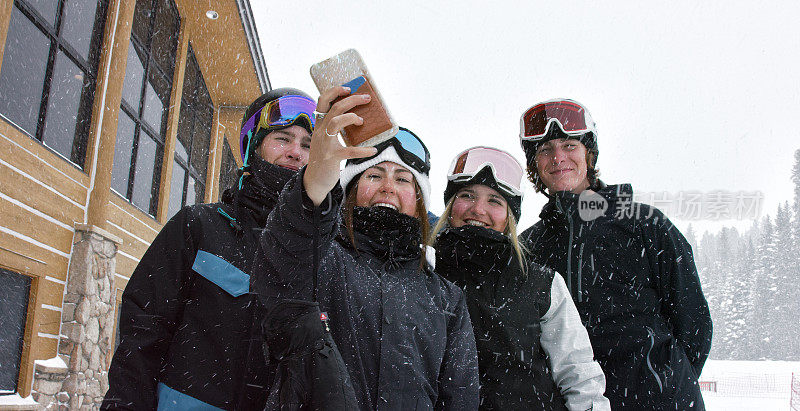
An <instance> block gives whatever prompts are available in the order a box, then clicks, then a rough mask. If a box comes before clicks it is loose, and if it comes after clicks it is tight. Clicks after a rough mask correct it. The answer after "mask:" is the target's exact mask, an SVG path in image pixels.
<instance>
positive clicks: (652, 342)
mask: <svg viewBox="0 0 800 411" xmlns="http://www.w3.org/2000/svg"><path fill="white" fill-rule="evenodd" d="M645 328H647V336H648V337H650V348H648V349H647V358H646V360H647V368H648V369H649V370H650V372H651V373H652V374H653V377H655V379H656V382H657V383H658V391H659V392H660V393H663V392H664V385H663V384H662V382H661V378H659V377H658V374H656V370H654V369H653V363H651V362H650V352H651V351H653V346H655V344H656V338H655V334H656V333H655V332H653V329H652V328H650V327H645Z"/></svg>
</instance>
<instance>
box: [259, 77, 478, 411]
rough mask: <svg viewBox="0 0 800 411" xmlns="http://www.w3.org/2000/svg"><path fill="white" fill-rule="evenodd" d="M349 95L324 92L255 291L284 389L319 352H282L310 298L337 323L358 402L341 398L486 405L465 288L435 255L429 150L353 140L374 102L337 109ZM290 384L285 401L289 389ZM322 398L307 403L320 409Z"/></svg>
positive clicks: (361, 402) (265, 248)
mask: <svg viewBox="0 0 800 411" xmlns="http://www.w3.org/2000/svg"><path fill="white" fill-rule="evenodd" d="M348 94H349V90H346V89H344V88H342V87H337V88H334V89H331V90H328V91H326V92H323V93H322V96H321V97H320V100H319V104H318V106H317V110H318V111H320V112H325V113H327V114H326V115H325V117H324V119H321V120H320V121H319V124H317V127H316V128H315V129H314V132H313V133H312V137H311V140H312V142H311V153H310V155H309V165H308V167H307V168H306V169H303V170H301V172H300V173H299V174H298V175H297V177H296V178H295V179H293V180H291V181H290V182H289V183H288V184H287V186H286V187H285V189H284V191H283V194H282V195H281V198H280V200H279V203H278V205H277V206H276V208H275V210H274V212H273V213H272V214H271V215H270V218H269V220H268V222H267V227H266V228H265V229H264V231H263V233H262V237H261V245H262V247H261V252H260V253H259V255H258V256H257V257H256V265H255V269H254V277H253V290H254V291H255V292H256V293H257V294H258V295H259V297H260V299H261V301H262V302H263V303H264V305H265V306H266V309H267V316H266V319H265V324H267V328H266V330H267V331H266V335H265V340H266V341H267V343H268V344H272V345H270V353H271V355H274V358H272V364H273V366H274V367H275V372H276V375H277V377H276V381H277V383H276V384H278V385H276V386H275V387H273V390H278V387H283V385H282V384H281V381H290V378H291V376H292V375H294V374H293V372H294V371H292V370H293V369H292V367H290V364H292V363H293V362H295V361H304V360H303V358H316V356H317V355H318V354H317V353H316V351H315V352H314V353H312V354H313V355H312V356H304V355H303V353H301V352H296V351H289V352H287V351H285V350H281V351H279V352H275V350H273V347H275V346H277V344H280V341H281V339H282V338H284V337H283V333H281V332H280V330H281V329H282V328H281V327H280V326H279V325H280V324H282V323H296V322H299V321H300V320H301V319H300V318H291V319H289V320H287V319H286V318H285V313H286V312H287V309H286V308H287V307H290V306H292V304H294V305H296V304H297V301H298V300H301V301H309V302H312V304H315V303H318V304H319V309H320V310H321V311H322V313H319V314H318V316H317V317H315V318H314V321H311V322H310V323H308V324H306V326H307V328H308V329H310V330H318V331H319V332H320V333H322V331H321V330H322V327H323V324H322V323H320V322H319V320H318V318H320V317H321V318H322V320H323V321H324V322H325V326H324V327H325V328H327V327H328V326H329V327H330V335H332V338H333V341H335V342H336V343H335V346H336V347H338V351H339V352H340V353H341V358H342V361H343V364H344V366H345V368H346V373H345V374H346V377H347V378H346V379H347V380H348V382H347V384H346V385H349V386H352V388H353V392H354V394H353V395H354V399H352V401H354V402H355V404H352V403H350V402H349V401H350V399H348V397H347V395H344V396H343V397H344V398H337V399H336V400H335V401H333V403H335V404H337V405H340V406H341V408H343V409H356V408H358V409H376V408H379V407H380V408H383V407H384V406H385V407H387V408H391V409H395V408H396V409H419V408H421V409H433V408H434V406H437V407H439V408H444V409H475V408H477V406H478V395H477V394H478V375H477V355H476V351H475V339H474V336H473V333H472V326H471V324H470V321H469V316H468V314H467V309H466V304H465V300H464V296H463V294H462V293H461V291H460V290H459V289H458V288H457V287H456V286H454V285H453V284H452V283H450V282H448V281H446V280H444V279H442V278H441V277H439V276H438V275H436V274H434V273H433V270H432V268H431V266H430V265H429V263H428V262H427V261H426V258H425V252H424V250H425V248H424V239H425V237H426V234H427V232H426V228H427V223H428V222H427V212H426V210H427V204H428V203H429V198H430V183H429V181H428V170H429V169H430V163H429V158H428V153H427V148H425V146H424V144H422V142H421V140H419V138H418V137H417V136H416V135H414V134H413V133H411V132H410V131H409V130H406V129H402V130H401V131H400V132H399V133H398V134H397V135H396V136H394V137H392V138H390V139H389V140H387V142H385V143H381V144H379V145H378V147H345V146H342V145H341V144H340V142H339V140H338V138H337V134H336V133H338V131H339V130H341V129H342V128H343V127H345V126H348V125H350V124H361V122H362V121H363V120H362V119H361V118H360V117H358V116H356V115H355V114H353V113H347V111H349V110H350V109H351V108H353V107H355V106H356V105H359V104H364V103H365V102H366V101H368V100H367V99H365V98H364V97H363V96H362V95H358V94H356V95H350V96H349V97H346V98H344V99H341V100H339V101H338V102H337V103H336V104H333V105H332V106H331V104H330V101H332V100H333V99H334V98H335V97H338V96H340V95H348ZM347 159H349V160H348V161H347V164H346V166H345V167H344V169H343V170H342V171H341V173H339V164H340V161H341V160H347ZM342 188H343V189H344V190H342ZM340 209H341V210H342V214H344V216H345V217H344V222H343V223H340V222H339V221H340V220H339V219H338V218H337V217H338V215H339V210H340ZM309 256H313V257H312V258H309ZM272 325H275V327H272ZM285 345H286V344H282V345H280V346H285ZM332 345H333V344H332V343H326V346H332ZM398 347H401V349H398ZM334 349H335V347H334ZM325 358H329V356H328V354H325ZM309 384H311V383H309ZM336 384H337V386H339V385H338V384H339V382H336ZM286 385H289V384H288V383H287V384H286ZM326 385H330V384H328V383H320V382H317V383H316V384H311V385H310V387H312V388H310V390H317V389H320V387H322V386H326ZM279 391H280V392H281V397H280V398H281V401H285V395H286V394H287V391H284V390H279ZM273 392H276V391H273ZM345 392H346V391H345ZM288 394H289V396H292V395H293V393H288ZM301 396H302V394H301ZM315 398H316V397H314V396H311V398H305V397H304V398H300V399H297V401H298V402H300V403H303V404H307V405H309V406H310V407H311V408H313V407H314V406H315V403H314V402H313V401H314V399H315ZM275 400H276V401H278V399H277V398H276V399H275ZM325 405H326V406H329V407H330V406H331V403H330V402H329V403H327V404H325ZM333 408H337V407H336V406H334V407H333Z"/></svg>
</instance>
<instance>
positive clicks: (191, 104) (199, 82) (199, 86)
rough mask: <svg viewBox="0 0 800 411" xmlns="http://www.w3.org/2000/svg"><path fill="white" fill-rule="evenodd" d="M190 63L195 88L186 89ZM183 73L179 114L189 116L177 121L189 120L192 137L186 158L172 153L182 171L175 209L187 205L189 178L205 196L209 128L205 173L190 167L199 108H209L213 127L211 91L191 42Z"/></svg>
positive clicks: (209, 143)
mask: <svg viewBox="0 0 800 411" xmlns="http://www.w3.org/2000/svg"><path fill="white" fill-rule="evenodd" d="M190 65H191V66H193V67H192V71H191V72H192V73H196V74H197V76H196V77H195V78H194V79H191V84H194V85H196V87H195V90H187V89H186V80H187V78H186V75H188V74H189V73H190V71H189V66H190ZM185 73H186V74H185V75H184V88H183V93H181V94H182V95H181V114H183V113H184V112H186V113H188V115H189V116H190V117H191V118H190V119H188V118H187V119H185V118H180V119H179V120H178V121H179V122H180V121H183V120H185V121H189V122H190V123H189V129H191V130H192V138H191V139H190V142H191V144H190V145H189V147H186V151H187V156H186V160H184V159H182V158H180V157H179V156H178V154H177V152H176V153H174V154H173V159H174V161H175V162H174V164H173V167H180V168H182V169H183V171H184V175H183V184H182V186H181V190H182V193H181V202H180V205H179V206H178V208H177V210H180V208H182V207H184V206H186V205H187V202H186V200H187V194H188V188H189V178H192V179H194V180H195V184H198V185H199V186H200V187H202V189H203V194H204V196H205V190H206V179H207V177H208V154H209V151H210V149H211V140H212V139H213V136H211V130H209V131H208V133H209V141H208V147H206V151H205V152H206V167H205V169H206V175H205V177H204V176H202V175H200V173H198V172H197V171H196V170H195V169H194V167H192V162H193V160H194V153H195V150H194V149H195V144H197V143H198V141H197V140H196V139H195V137H196V136H195V134H194V130H195V126H196V125H197V123H198V122H199V121H201V119H200V118H199V117H200V116H201V113H200V110H202V109H208V110H210V112H211V118H210V119H209V120H210V121H211V124H210V125H211V127H213V121H214V120H213V118H214V104H213V100H211V93H209V91H208V85H207V84H206V81H205V77H203V72H202V71H201V70H200V64H198V63H197V57H196V56H195V54H194V50H193V49H192V45H191V44H189V50H188V52H187V55H186V71H185ZM187 91H188V92H190V93H192V94H191V98H190V99H189V100H187V99H186V98H185V97H186V93H187ZM195 91H197V92H202V93H203V94H204V96H205V97H206V98H207V99H208V102H210V103H211V104H206V103H204V102H203V101H201V99H200V98H198V97H199V96H198V95H196V94H195ZM184 105H186V106H184ZM184 110H185V111H184ZM179 129H180V126H179ZM174 189H176V187H170V191H172V190H174ZM196 193H197V189H195V195H197V194H196ZM193 204H197V202H195V203H193ZM177 210H171V212H176V211H177Z"/></svg>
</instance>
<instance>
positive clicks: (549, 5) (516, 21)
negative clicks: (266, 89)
mask: <svg viewBox="0 0 800 411" xmlns="http://www.w3.org/2000/svg"><path fill="white" fill-rule="evenodd" d="M432 3H433V4H435V5H432ZM497 4H504V5H505V6H504V7H499V6H496V5H497ZM251 6H252V9H253V14H254V16H255V20H256V24H257V27H258V33H259V36H260V39H261V47H262V49H263V52H264V56H265V60H266V63H267V69H268V72H269V77H270V81H271V83H272V86H273V87H276V88H277V87H285V86H292V87H298V88H301V89H303V90H306V91H307V92H309V93H310V94H312V95H313V96H314V97H316V96H317V95H318V92H317V91H316V88H315V87H314V84H313V82H312V81H311V78H310V76H309V74H308V69H309V67H310V66H311V65H312V64H314V63H316V62H318V61H321V60H324V59H325V58H328V57H330V56H332V55H334V54H337V53H339V52H341V51H343V50H345V49H348V48H355V49H357V50H358V51H359V52H360V53H361V55H362V57H363V58H364V60H365V62H366V63H367V66H368V67H369V69H370V72H371V73H372V76H373V78H374V81H375V83H376V84H377V86H378V87H379V89H380V90H381V94H382V95H383V97H384V100H385V102H386V104H387V106H388V107H389V109H390V111H391V112H392V115H393V117H394V118H395V119H396V120H397V121H398V123H399V124H400V125H404V126H406V127H408V128H409V129H411V130H413V131H414V132H415V133H417V134H418V135H419V136H420V137H422V139H423V140H424V141H425V143H426V144H427V146H428V148H429V149H430V151H431V154H432V163H433V164H432V165H433V168H432V170H431V183H432V187H433V198H434V204H433V207H432V208H433V211H434V212H436V213H440V212H441V211H442V209H443V208H444V206H443V202H442V201H443V200H441V195H442V194H441V193H442V192H443V191H444V186H445V173H446V171H447V170H446V169H447V167H448V166H449V165H450V161H451V160H452V158H453V157H454V156H455V155H456V154H458V153H459V152H460V151H461V150H463V149H465V148H468V147H471V146H476V145H489V146H494V147H498V148H502V149H504V150H507V151H509V152H511V153H512V154H514V155H515V156H516V157H517V158H518V159H519V160H520V162H523V164H524V154H523V152H522V149H521V148H520V145H519V139H518V135H519V117H520V114H521V113H522V112H523V111H524V110H525V109H526V108H528V107H529V106H531V105H533V104H535V103H537V102H539V101H542V100H547V99H551V98H557V97H565V98H572V99H575V100H578V101H580V102H581V103H583V104H584V105H586V106H587V107H588V109H589V111H590V112H591V114H592V116H593V117H594V119H595V121H596V122H597V126H598V134H599V139H598V140H599V148H600V156H599V161H598V166H599V168H600V171H601V178H602V179H603V180H604V181H605V182H606V183H609V184H614V183H624V182H627V183H631V184H633V188H634V191H635V192H662V191H666V192H667V193H668V195H670V196H672V197H674V196H677V195H679V193H680V192H682V191H683V192H687V191H696V192H701V193H712V192H715V191H718V190H725V191H727V192H731V193H736V192H739V191H744V192H753V191H758V192H761V193H763V195H764V202H763V205H764V207H763V211H762V215H763V214H764V213H769V214H772V215H773V216H774V214H775V209H776V207H777V205H778V203H779V202H783V201H787V200H788V201H790V202H791V200H792V195H793V194H792V183H791V180H790V172H791V167H792V164H793V153H794V151H795V150H797V149H799V148H800V128H799V127H798V123H800V74H799V73H800V70H798V68H799V67H800V25H799V24H798V21H800V2H796V1H772V2H763V3H762V2H758V3H756V2H745V1H724V2H723V1H715V2H695V1H691V2H690V1H669V2H653V1H648V2H641V1H615V2H595V1H592V2H589V1H580V2H578V1H569V2H552V1H525V2H478V1H439V2H428V1H403V2H398V1H350V2H348V1H336V0H325V1H302V2H293V1H261V0H254V1H251ZM544 203H545V197H544V196H543V195H542V194H539V193H536V192H534V190H533V188H532V186H531V185H530V184H527V187H526V195H525V200H524V202H523V212H522V219H521V222H520V226H521V227H523V228H524V227H527V226H529V225H531V224H532V223H534V222H536V221H537V220H538V215H539V211H540V209H541V206H542V205H543V204H544ZM673 206H674V203H673ZM662 208H665V207H662ZM665 211H667V213H668V214H670V211H669V210H665ZM675 214H677V213H676V212H672V214H671V215H670V217H672V218H673V219H676V222H677V223H678V225H679V227H685V226H686V224H687V221H685V220H681V219H679V217H681V216H680V215H675ZM722 223H725V224H736V222H735V221H731V220H728V221H724V222H721V223H720V222H710V221H708V219H704V220H701V221H694V222H693V223H692V224H694V226H695V227H696V229H698V228H699V230H700V233H701V232H702V230H703V229H714V230H716V229H717V228H718V227H719V226H720V225H721V224H722ZM736 225H738V226H739V227H740V228H746V227H748V226H749V223H747V222H739V223H738V224H736ZM700 233H698V235H699V234H700Z"/></svg>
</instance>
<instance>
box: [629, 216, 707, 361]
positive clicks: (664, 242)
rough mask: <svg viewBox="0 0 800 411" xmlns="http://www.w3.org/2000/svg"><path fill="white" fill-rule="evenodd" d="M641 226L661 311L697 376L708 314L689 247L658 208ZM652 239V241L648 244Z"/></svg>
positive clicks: (703, 358)
mask: <svg viewBox="0 0 800 411" xmlns="http://www.w3.org/2000/svg"><path fill="white" fill-rule="evenodd" d="M653 213H654V216H653V217H654V218H652V219H651V220H648V221H647V223H646V224H645V226H644V235H645V249H647V250H648V254H649V256H650V264H651V266H654V267H653V272H654V274H655V275H656V276H657V277H658V278H657V281H658V284H659V288H660V290H661V297H662V307H661V311H662V313H663V314H664V315H665V316H666V318H667V319H668V320H669V323H670V325H671V326H672V332H673V335H674V336H675V339H676V340H677V343H678V344H679V345H680V346H681V347H682V348H683V350H684V352H685V353H686V357H687V358H688V359H689V362H690V363H691V364H692V368H693V369H694V372H695V375H696V376H698V377H699V376H700V373H701V371H702V370H703V365H704V364H705V362H706V359H707V358H708V353H709V351H710V350H711V335H712V325H711V313H710V311H709V309H708V302H707V301H706V298H705V296H704V295H703V290H702V288H701V286H700V277H699V276H698V275H697V267H695V264H694V257H693V255H692V247H691V245H689V242H688V241H686V238H684V236H683V234H681V233H680V231H678V229H677V228H676V227H675V226H674V225H673V224H672V222H671V221H670V220H669V219H668V218H666V217H665V216H664V215H663V214H662V213H661V212H660V211H659V210H657V209H654V211H653ZM648 242H652V243H648Z"/></svg>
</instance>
